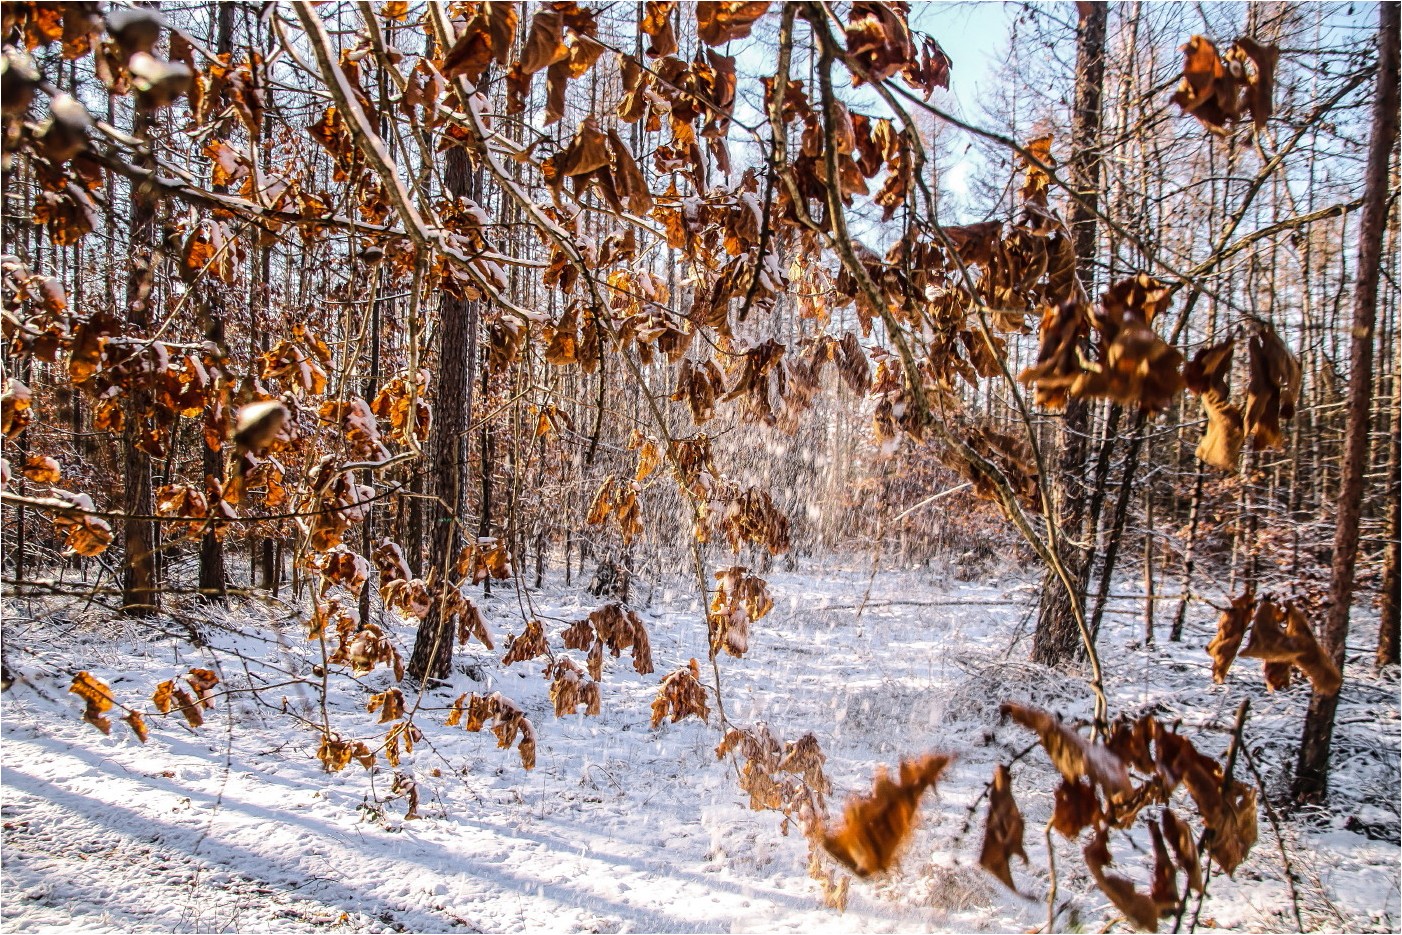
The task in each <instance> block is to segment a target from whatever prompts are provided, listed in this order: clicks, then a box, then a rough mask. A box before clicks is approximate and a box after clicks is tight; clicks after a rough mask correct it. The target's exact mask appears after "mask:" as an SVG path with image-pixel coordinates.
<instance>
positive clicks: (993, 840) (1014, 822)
mask: <svg viewBox="0 0 1402 935" xmlns="http://www.w3.org/2000/svg"><path fill="white" fill-rule="evenodd" d="M1093 798H1094V793H1092V799H1093ZM1022 832H1023V822H1022V813H1021V812H1020V811H1018V808H1017V802H1015V801H1014V800H1013V793H1012V775H1011V773H1009V771H1008V768H1007V767H1006V766H1004V765H1002V764H1001V763H1000V764H998V768H997V769H995V770H994V771H993V783H992V785H991V786H990V787H989V790H988V820H987V822H985V824H984V828H983V850H982V851H981V852H980V854H979V858H978V862H979V865H980V866H982V867H983V869H985V870H987V871H988V872H989V873H991V874H993V875H994V876H995V877H997V878H998V879H999V880H1001V881H1002V883H1003V885H1004V886H1006V887H1007V888H1008V889H1010V890H1012V891H1013V892H1017V887H1016V886H1014V885H1013V874H1012V869H1011V868H1010V867H1009V866H1008V860H1009V858H1011V857H1012V856H1013V855H1017V856H1018V857H1021V858H1022V862H1023V863H1024V864H1025V863H1027V852H1026V851H1025V850H1023V847H1022ZM1068 837H1070V835H1068Z"/></svg>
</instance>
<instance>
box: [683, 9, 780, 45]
mask: <svg viewBox="0 0 1402 935" xmlns="http://www.w3.org/2000/svg"><path fill="white" fill-rule="evenodd" d="M768 9H769V4H768V3H767V2H764V3H735V2H728V0H727V2H711V3H698V4H696V35H697V37H698V38H700V40H701V41H702V42H704V43H706V44H707V45H725V44H726V43H727V42H730V41H731V40H733V39H743V38H745V37H746V36H748V35H749V34H750V29H751V28H752V27H753V26H754V22H755V20H757V19H759V18H760V17H761V16H763V15H764V13H765V11H766V10H768Z"/></svg>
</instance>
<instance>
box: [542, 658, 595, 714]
mask: <svg viewBox="0 0 1402 935" xmlns="http://www.w3.org/2000/svg"><path fill="white" fill-rule="evenodd" d="M545 677H546V678H548V679H550V703H551V704H553V705H554V706H555V716H556V717H564V716H565V715H567V714H574V713H575V710H576V709H577V708H578V707H579V706H580V705H584V713H585V714H587V715H590V716H594V715H597V714H598V713H599V683H598V682H597V681H596V680H594V679H592V678H586V677H585V675H584V672H583V671H581V670H580V668H579V666H578V665H576V664H575V662H574V660H573V659H570V658H569V657H568V656H561V657H560V658H558V659H556V660H554V661H553V662H551V663H550V664H549V665H547V666H546V667H545Z"/></svg>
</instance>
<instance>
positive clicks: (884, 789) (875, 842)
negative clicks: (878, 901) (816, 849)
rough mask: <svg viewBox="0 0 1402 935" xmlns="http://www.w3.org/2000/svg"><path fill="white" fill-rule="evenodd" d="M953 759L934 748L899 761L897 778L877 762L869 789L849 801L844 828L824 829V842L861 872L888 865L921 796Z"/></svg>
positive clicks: (912, 821) (907, 833) (907, 830)
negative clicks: (914, 757) (911, 758)
mask: <svg viewBox="0 0 1402 935" xmlns="http://www.w3.org/2000/svg"><path fill="white" fill-rule="evenodd" d="M951 760H952V758H951V757H948V756H943V755H940V754H935V753H931V754H927V755H926V756H923V757H920V758H919V759H914V760H902V761H901V767H900V773H899V778H898V779H892V778H891V777H890V776H889V775H888V774H887V772H886V767H884V766H881V767H878V768H877V771H876V779H875V781H874V783H873V785H872V791H871V792H870V793H869V794H867V795H864V796H853V797H852V798H850V799H849V800H848V801H847V805H846V807H845V808H844V809H843V812H842V827H840V828H839V829H838V830H837V831H835V832H831V831H825V832H824V834H823V847H824V848H826V849H827V852H828V853H829V854H831V855H832V856H833V857H835V858H837V860H839V861H841V862H842V864H843V865H845V866H846V867H847V868H848V869H850V870H851V871H852V872H853V873H855V874H857V876H859V877H869V876H872V875H873V874H879V873H885V872H886V871H888V870H890V869H891V867H892V866H893V865H894V864H895V862H896V860H897V859H898V858H899V856H900V851H901V849H902V847H903V846H904V845H905V843H906V842H907V840H908V839H909V837H910V832H911V830H912V829H913V828H914V827H915V811H916V807H917V806H918V805H919V803H920V796H921V795H922V794H924V792H925V790H926V789H927V788H929V787H930V786H932V785H934V784H935V782H936V781H937V780H938V779H939V777H940V774H941V773H942V772H944V769H945V767H946V766H948V765H949V763H950V762H951Z"/></svg>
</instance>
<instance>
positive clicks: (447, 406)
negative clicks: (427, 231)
mask: <svg viewBox="0 0 1402 935" xmlns="http://www.w3.org/2000/svg"><path fill="white" fill-rule="evenodd" d="M471 181H472V179H471V169H470V167H469V164H468V157H467V151H466V150H464V149H463V148H462V147H461V146H454V147H452V148H450V149H449V150H448V152H447V159H446V162H445V166H444V173H443V182H444V185H445V186H446V187H447V189H448V192H449V193H450V194H452V195H454V196H459V197H460V196H463V195H466V194H468V193H469V186H470V185H471ZM440 315H441V318H440V322H439V352H438V356H439V370H438V373H437V379H436V381H435V382H434V384H433V428H432V429H431V430H430V433H429V444H428V448H429V452H428V453H429V457H430V459H431V462H430V464H429V469H428V483H429V484H430V485H431V488H430V489H431V492H432V494H433V497H432V499H430V500H428V501H425V502H426V503H427V504H428V505H427V507H426V509H425V512H426V513H427V514H428V516H429V518H430V522H431V524H432V526H431V528H432V533H433V535H432V539H431V541H430V545H429V557H428V569H427V570H428V572H429V573H430V574H436V575H437V578H438V582H439V586H440V587H443V588H450V587H456V584H455V582H454V575H453V572H452V563H453V560H454V558H455V557H456V556H457V553H458V551H459V550H460V549H461V548H462V532H461V530H460V529H459V526H458V516H457V513H458V509H457V507H458V504H459V503H460V502H461V499H462V481H463V473H464V468H465V465H463V464H462V462H461V459H460V458H459V454H458V453H459V450H460V447H461V442H462V439H463V436H464V434H465V433H466V432H467V427H468V409H469V407H470V406H471V403H472V396H471V394H472V381H473V377H474V370H475V369H476V366H477V353H476V352H477V341H476V335H477V303H475V302H469V301H467V300H466V299H462V298H458V297H456V296H451V295H445V296H444V297H443V301H442V309H441V312H440ZM483 470H484V472H485V466H484V469H483ZM440 608H441V601H435V602H434V605H433V608H432V609H431V610H430V611H429V613H428V615H427V616H426V617H425V618H424V619H423V621H422V622H421V623H420V624H419V629H418V633H417V634H416V635H415V637H414V650H413V653H412V655H411V656H410V657H409V666H408V673H409V675H410V676H411V677H412V678H414V679H416V680H417V681H419V682H424V681H426V680H428V679H442V678H447V676H448V674H449V671H450V668H451V666H452V663H453V638H454V634H453V633H452V632H450V628H449V627H447V626H445V625H444V624H445V621H444V619H443V617H442V614H441V613H440Z"/></svg>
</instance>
